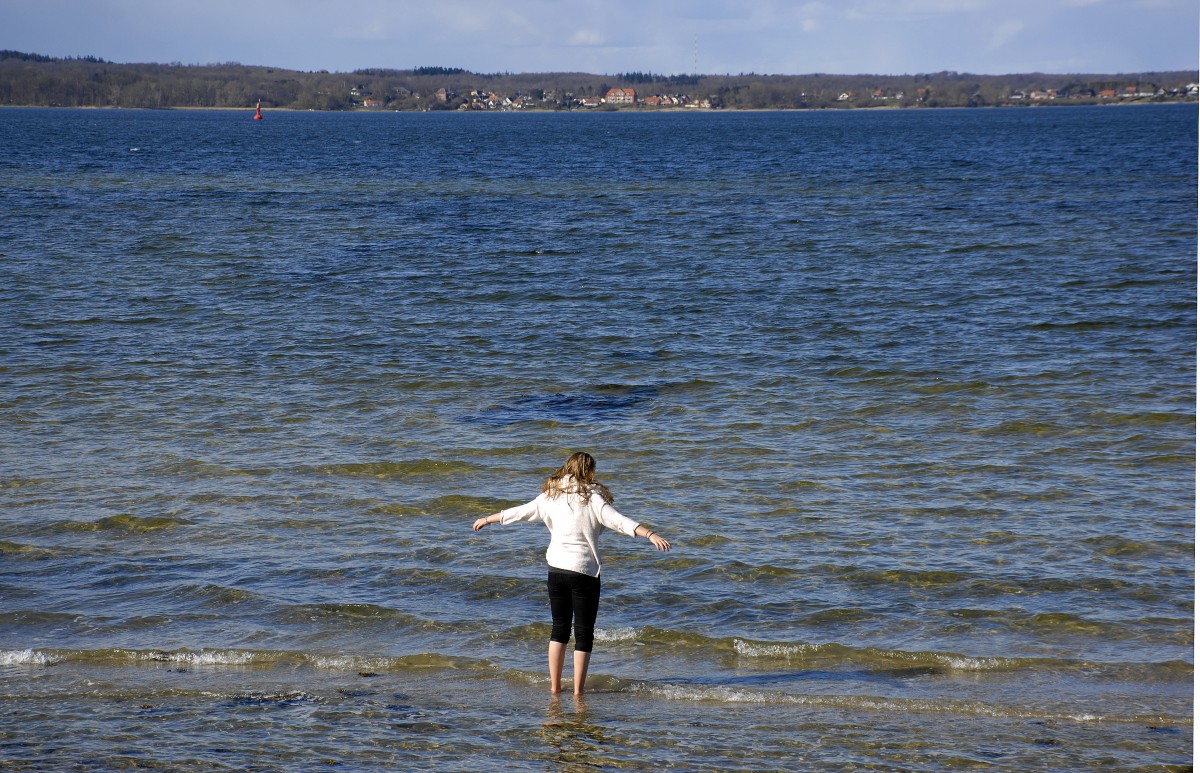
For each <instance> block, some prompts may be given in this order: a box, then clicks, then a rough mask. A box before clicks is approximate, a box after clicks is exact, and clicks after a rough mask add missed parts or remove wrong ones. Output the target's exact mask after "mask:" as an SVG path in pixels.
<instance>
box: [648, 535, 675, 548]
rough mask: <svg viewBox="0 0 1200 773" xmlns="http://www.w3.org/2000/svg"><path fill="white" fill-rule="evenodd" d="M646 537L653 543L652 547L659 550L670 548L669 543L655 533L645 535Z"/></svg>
mask: <svg viewBox="0 0 1200 773" xmlns="http://www.w3.org/2000/svg"><path fill="white" fill-rule="evenodd" d="M647 539H649V540H650V541H651V542H652V543H654V547H656V548H658V549H659V550H670V549H671V543H670V542H667V541H666V540H665V539H663V538H662V537H660V536H659V535H657V534H651V535H650V536H649V537H647Z"/></svg>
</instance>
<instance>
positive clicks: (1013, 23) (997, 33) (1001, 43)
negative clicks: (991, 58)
mask: <svg viewBox="0 0 1200 773" xmlns="http://www.w3.org/2000/svg"><path fill="white" fill-rule="evenodd" d="M1024 29H1025V22H1023V21H1021V20H1020V19H1009V20H1008V21H1004V22H1001V23H1000V24H998V25H996V26H995V27H994V28H992V39H991V41H990V42H989V43H988V51H996V50H998V49H1001V48H1004V47H1005V46H1006V45H1008V44H1009V43H1011V42H1012V41H1013V39H1014V38H1016V37H1017V36H1018V35H1020V34H1021V32H1023V31H1024Z"/></svg>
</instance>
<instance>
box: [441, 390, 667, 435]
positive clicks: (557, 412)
mask: <svg viewBox="0 0 1200 773" xmlns="http://www.w3.org/2000/svg"><path fill="white" fill-rule="evenodd" d="M656 396H658V390H657V389H656V388H654V387H652V386H622V385H617V384H607V385H602V386H597V387H593V388H591V389H589V390H588V391H586V392H573V393H566V394H564V393H562V392H556V393H555V394H551V395H531V396H529V397H522V398H519V399H518V400H516V401H515V402H513V403H511V404H508V405H501V406H498V407H495V408H488V409H486V410H483V411H479V412H478V413H473V414H469V415H467V416H464V417H463V418H462V421H467V422H471V423H474V424H485V425H489V426H502V425H506V424H517V423H519V422H523V421H561V422H569V423H578V424H582V423H587V422H592V421H603V420H605V419H611V418H616V417H619V416H622V415H624V414H625V413H626V412H627V411H629V410H630V409H631V408H635V407H636V406H638V405H640V404H641V403H644V402H646V401H647V400H650V399H651V398H653V397H656Z"/></svg>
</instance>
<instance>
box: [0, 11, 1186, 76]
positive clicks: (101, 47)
mask: <svg viewBox="0 0 1200 773" xmlns="http://www.w3.org/2000/svg"><path fill="white" fill-rule="evenodd" d="M0 49H10V50H16V51H23V52H27V53H38V54H45V55H48V56H98V57H101V58H103V59H107V60H109V61H113V62H164V63H166V62H182V63H184V64H209V63H216V62H240V63H242V64H252V65H268V66H274V67H280V68H286V69H292V70H306V71H307V70H329V71H331V72H347V71H351V70H356V69H361V68H367V67H383V68H393V69H409V68H413V67H422V66H440V67H462V68H464V69H467V70H470V71H472V72H478V73H492V72H590V73H597V74H613V73H619V72H634V71H638V72H654V73H661V74H666V75H671V74H685V73H705V74H719V73H733V74H736V73H750V72H754V73H781V74H793V75H799V74H807V73H836V74H850V73H872V74H886V75H900V74H915V73H932V72H940V71H943V70H954V71H957V72H964V73H978V74H1004V73H1023V72H1047V73H1122V72H1125V73H1133V72H1148V71H1156V70H1195V69H1197V68H1198V67H1200V64H1198V60H1200V2H1197V0H813V1H812V2H806V1H805V0H791V2H788V0H335V1H331V0H0Z"/></svg>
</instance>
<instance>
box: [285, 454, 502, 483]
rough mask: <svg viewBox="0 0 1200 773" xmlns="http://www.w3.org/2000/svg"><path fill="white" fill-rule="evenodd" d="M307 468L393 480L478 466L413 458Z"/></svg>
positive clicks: (466, 470)
mask: <svg viewBox="0 0 1200 773" xmlns="http://www.w3.org/2000/svg"><path fill="white" fill-rule="evenodd" d="M307 469H309V470H312V471H315V472H319V473H322V474H324V475H333V476H348V477H370V478H381V479H384V480H393V479H400V478H413V477H431V476H445V475H456V474H467V473H473V472H476V471H478V470H479V469H480V468H479V467H478V466H477V465H474V464H471V463H470V462H462V461H456V460H444V459H413V460H410V461H403V462H361V463H351V464H329V465H323V466H318V467H313V468H307Z"/></svg>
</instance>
